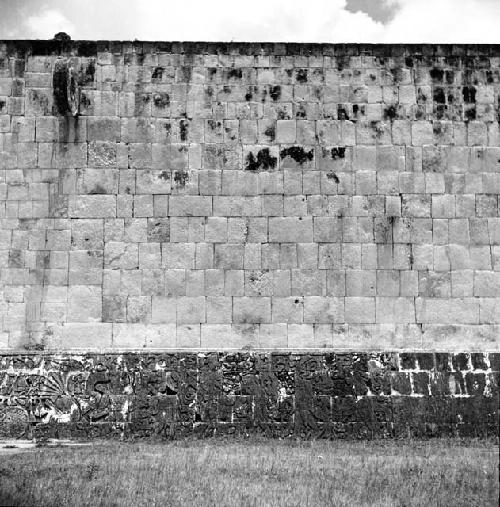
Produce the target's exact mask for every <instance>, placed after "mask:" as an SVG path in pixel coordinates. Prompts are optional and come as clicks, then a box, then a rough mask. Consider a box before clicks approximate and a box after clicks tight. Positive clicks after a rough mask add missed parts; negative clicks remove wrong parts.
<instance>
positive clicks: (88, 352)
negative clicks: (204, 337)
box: [0, 348, 500, 358]
mask: <svg viewBox="0 0 500 507" xmlns="http://www.w3.org/2000/svg"><path fill="white" fill-rule="evenodd" d="M214 353H217V354H248V355H258V354H272V355H288V354H290V355H322V354H455V355H456V354H499V353H500V352H499V351H498V350H495V349H491V350H490V349H488V350H482V349H465V348H464V349H446V348H435V349H375V348H374V349H360V348H358V349H352V348H332V349H324V348H317V349H264V348H263V349H252V350H249V349H201V348H200V349H153V348H152V349H147V350H144V349H92V348H85V349H64V350H62V349H61V350H56V349H53V350H43V351H42V350H22V349H16V350H1V351H0V358H1V357H10V356H47V357H49V356H63V355H67V356H92V355H112V356H118V355H127V354H128V355H138V356H140V355H144V356H148V355H154V354H169V355H173V354H179V355H182V354H187V355H193V354H196V355H198V354H201V355H203V354H214Z"/></svg>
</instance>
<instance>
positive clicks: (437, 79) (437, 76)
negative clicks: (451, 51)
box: [430, 68, 444, 83]
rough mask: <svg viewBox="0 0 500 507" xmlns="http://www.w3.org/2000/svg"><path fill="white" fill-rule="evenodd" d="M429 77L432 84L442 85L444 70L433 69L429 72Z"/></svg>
mask: <svg viewBox="0 0 500 507" xmlns="http://www.w3.org/2000/svg"><path fill="white" fill-rule="evenodd" d="M430 76H431V78H432V81H433V82H434V83H442V82H443V78H444V70H443V69H437V68H433V69H431V71H430Z"/></svg>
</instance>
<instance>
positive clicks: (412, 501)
mask: <svg viewBox="0 0 500 507" xmlns="http://www.w3.org/2000/svg"><path fill="white" fill-rule="evenodd" d="M0 460H1V461H0V504H1V505H44V506H65V505H70V506H79V505H92V506H94V505H106V506H108V505H127V506H134V505H147V506H150V505H162V506H177V505H189V506H191V505H192V506H196V507H203V506H208V505H213V506H237V507H238V506H259V505H266V506H267V505H280V506H281V505H282V506H301V507H302V506H315V507H316V506H322V505H335V506H347V505H349V506H351V505H352V506H365V505H366V506H367V505H370V506H390V505H394V506H396V505H397V506H417V505H422V506H431V505H436V506H453V507H457V506H462V505H463V506H465V505H467V506H474V505H477V506H486V505H491V506H494V505H495V506H496V505H497V501H498V446H497V444H495V443H493V442H491V441H468V442H457V441H453V440H432V441H411V442H408V441H406V442H402V441H384V442H382V441H375V442H346V441H334V442H326V441H318V442H302V443H300V442H280V441H275V440H263V441H251V442H235V441H221V440H208V441H207V440H205V441H189V442H174V443H165V444H149V443H139V444H138V443H133V444H132V443H117V442H114V443H113V442H105V443H103V442H100V443H94V444H92V445H90V446H87V447H74V448H73V447H72V448H39V449H36V450H34V451H32V452H24V453H19V454H13V455H4V456H2V457H1V458H0Z"/></svg>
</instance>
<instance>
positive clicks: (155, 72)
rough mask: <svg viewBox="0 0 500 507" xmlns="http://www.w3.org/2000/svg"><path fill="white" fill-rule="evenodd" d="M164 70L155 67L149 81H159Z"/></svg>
mask: <svg viewBox="0 0 500 507" xmlns="http://www.w3.org/2000/svg"><path fill="white" fill-rule="evenodd" d="M164 70H165V69H164V68H163V67H155V68H154V70H153V73H152V74H151V79H157V80H160V79H161V78H162V77H163V71H164Z"/></svg>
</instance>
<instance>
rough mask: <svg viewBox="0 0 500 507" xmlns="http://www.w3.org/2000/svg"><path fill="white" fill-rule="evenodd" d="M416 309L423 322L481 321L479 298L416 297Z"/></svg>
mask: <svg viewBox="0 0 500 507" xmlns="http://www.w3.org/2000/svg"><path fill="white" fill-rule="evenodd" d="M415 309H416V316H417V322H420V323H423V324H478V323H479V300H477V299H474V298H451V299H438V298H416V300H415Z"/></svg>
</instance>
